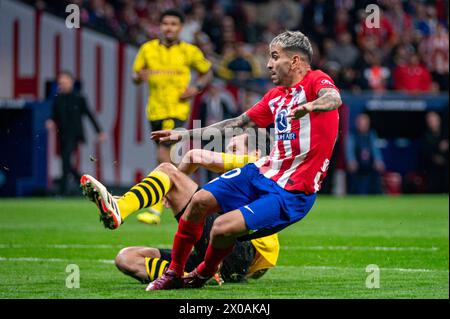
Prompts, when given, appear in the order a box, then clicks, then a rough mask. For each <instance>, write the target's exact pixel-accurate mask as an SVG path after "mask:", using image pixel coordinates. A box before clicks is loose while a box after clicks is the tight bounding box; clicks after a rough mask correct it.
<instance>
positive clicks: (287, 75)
mask: <svg viewBox="0 0 450 319" xmlns="http://www.w3.org/2000/svg"><path fill="white" fill-rule="evenodd" d="M269 54H270V56H269V61H268V62H267V68H268V69H269V73H270V79H271V80H272V82H273V83H274V84H275V85H282V86H290V85H289V84H290V82H291V81H290V79H291V77H292V57H290V56H288V55H287V54H286V52H285V51H284V50H283V49H282V48H281V47H280V46H278V45H274V46H271V47H270V52H269Z"/></svg>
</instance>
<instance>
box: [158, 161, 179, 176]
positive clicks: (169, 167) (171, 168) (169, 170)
mask: <svg viewBox="0 0 450 319" xmlns="http://www.w3.org/2000/svg"><path fill="white" fill-rule="evenodd" d="M155 170H157V171H161V172H164V173H166V174H167V175H169V176H170V175H172V174H174V173H176V172H177V168H176V167H175V165H173V164H172V163H167V162H166V163H161V164H159V165H158V167H156V169H155Z"/></svg>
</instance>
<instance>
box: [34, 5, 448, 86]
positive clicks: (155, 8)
mask: <svg viewBox="0 0 450 319" xmlns="http://www.w3.org/2000/svg"><path fill="white" fill-rule="evenodd" d="M27 2H31V3H33V4H34V5H35V6H37V7H38V8H42V9H45V10H48V11H50V12H53V13H55V14H57V15H60V16H65V15H66V14H67V13H66V12H65V6H66V5H67V4H68V3H74V4H77V5H79V7H80V8H81V22H82V23H83V24H84V25H88V26H91V27H93V28H95V29H97V30H100V31H103V32H105V33H108V34H111V35H113V36H115V37H118V38H119V39H121V40H123V41H126V42H129V43H134V44H136V45H140V44H142V43H143V42H145V41H148V39H153V38H156V37H157V36H158V32H159V16H160V13H161V12H162V11H164V10H166V9H169V8H173V7H176V8H179V9H181V10H182V11H183V12H184V13H185V14H186V22H185V25H184V30H183V33H182V35H181V37H182V39H183V40H184V41H187V42H190V43H194V44H197V45H198V46H199V47H200V48H201V49H202V50H203V51H204V53H205V54H206V56H207V57H208V58H209V59H210V60H211V61H212V62H213V63H214V68H215V69H214V71H215V73H216V75H217V76H218V77H220V78H223V79H226V80H230V79H237V80H249V79H257V80H260V81H259V84H261V83H268V82H269V81H268V78H267V73H266V72H264V71H265V63H266V47H267V43H268V42H269V41H270V40H271V39H272V38H273V36H274V35H276V34H278V33H279V32H281V31H283V30H286V29H299V30H307V33H308V36H309V37H310V39H312V40H313V42H314V43H313V48H314V51H315V52H314V53H315V57H314V61H313V66H314V67H317V68H321V69H323V70H325V71H326V72H328V73H330V75H332V77H333V78H334V79H335V81H336V82H337V85H338V87H339V88H341V89H342V90H352V91H359V90H373V91H378V92H383V91H385V90H399V91H407V92H437V91H446V90H448V86H449V84H448V74H449V46H448V36H449V34H448V1H445V0H434V1H426V0H408V1H402V0H380V1H366V0H358V1H356V0H328V1H326V0H299V1H294V0H253V1H251V0H247V1H236V0H218V1H201V0H113V1H106V0H70V1H57V0H49V1H44V0H29V1H27ZM371 3H377V4H378V6H379V7H380V9H381V19H380V28H372V29H369V28H368V27H367V26H366V24H365V20H366V16H367V14H368V13H366V11H365V8H366V7H367V5H369V4H371ZM405 79H408V81H405ZM262 91H265V88H264V87H263V88H262Z"/></svg>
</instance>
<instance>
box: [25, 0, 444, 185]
mask: <svg viewBox="0 0 450 319" xmlns="http://www.w3.org/2000/svg"><path fill="white" fill-rule="evenodd" d="M24 2H26V3H28V4H31V5H34V6H35V7H36V8H38V9H42V10H46V11H49V12H51V13H54V14H56V15H59V16H62V17H65V16H66V15H67V13H66V12H65V8H66V5H67V4H69V3H74V4H77V5H78V6H79V7H80V10H81V23H82V25H83V26H88V27H91V28H94V29H96V30H98V31H101V32H103V33H106V34H109V35H111V36H114V37H116V38H117V39H119V40H121V41H125V42H127V43H130V44H134V45H137V46H139V45H141V44H142V43H144V42H146V41H148V40H149V39H154V38H157V37H158V34H159V32H160V31H159V30H160V29H159V17H160V13H161V12H163V11H164V10H167V9H169V8H178V9H180V10H181V11H182V12H184V13H185V16H186V19H185V23H184V28H183V31H182V34H181V39H182V40H184V41H186V42H190V43H193V44H196V45H197V46H199V47H200V49H201V50H202V51H203V53H204V54H205V56H206V57H207V58H208V59H209V60H210V61H211V62H212V64H213V71H214V74H215V79H216V80H215V81H214V82H213V84H212V85H210V87H209V88H208V89H207V90H206V92H204V94H202V95H201V96H198V97H197V98H196V99H195V101H194V103H193V115H192V118H196V119H201V120H202V123H204V125H209V124H211V123H215V122H218V121H220V120H222V119H224V118H229V117H233V116H235V115H237V114H240V113H241V112H242V111H244V110H245V108H248V107H249V106H251V105H253V104H254V103H255V102H256V101H257V100H258V99H259V98H260V97H261V94H263V93H264V92H266V91H267V90H268V89H269V88H270V87H271V86H272V83H271V81H270V79H269V77H268V73H267V72H266V62H267V44H268V43H269V42H270V41H271V39H272V38H273V37H274V36H275V35H277V34H278V33H280V32H282V31H284V30H286V29H298V30H304V31H305V33H306V34H307V35H308V37H309V38H310V39H311V40H312V44H313V49H314V57H313V63H312V66H313V68H320V69H322V70H323V71H325V72H327V73H328V74H329V75H330V76H331V77H332V78H333V79H334V81H335V82H336V84H337V86H338V87H339V88H340V89H341V90H343V91H344V90H345V91H350V92H361V91H367V90H368V91H372V92H380V93H383V92H388V91H397V92H405V93H410V94H420V93H439V92H443V91H448V90H449V80H448V76H449V31H448V27H449V15H448V11H449V8H448V1H445V0H403V1H402V0H379V1H374V0H372V1H366V0H358V1H356V0H299V1H294V0H253V1H252V0H246V1H237V0H216V1H208V0H206V1H201V0H112V1H106V0H70V1H67V0H64V1H59V0H47V1H44V0H24ZM372 3H376V4H377V5H378V7H379V8H380V9H381V10H380V12H381V16H380V28H368V27H367V25H366V23H365V22H366V17H367V15H368V14H369V13H368V12H366V7H367V6H368V5H369V4H372ZM224 89H226V90H224ZM341 109H342V110H341V111H342V112H341V113H342V114H341V116H342V117H343V118H345V117H346V112H347V113H348V110H345V107H342V108H341ZM436 116H437V118H436ZM436 116H434V115H430V116H428V118H427V120H426V121H427V126H428V133H427V134H428V135H426V136H425V137H424V146H423V148H424V150H426V152H428V155H429V156H428V157H427V158H426V159H424V160H423V162H424V163H425V164H424V165H425V166H427V165H428V166H427V171H428V172H433V173H431V174H429V176H428V177H429V179H430V180H431V181H430V182H431V184H430V185H435V184H436V183H435V181H436V180H438V181H440V183H442V181H443V179H442V177H443V176H448V133H447V131H445V129H444V128H443V126H445V128H446V127H447V121H445V119H444V121H442V120H441V118H440V117H439V115H437V114H436ZM358 121H360V122H361V121H362V122H364V119H363V120H361V119H357V120H356V130H355V132H353V133H352V134H353V135H354V136H350V140H352V141H354V143H353V144H355V143H356V145H354V147H355V150H354V152H355V153H357V152H358V151H357V150H360V149H361V148H366V149H367V150H368V152H371V154H370V156H369V157H370V161H371V162H370V163H369V164H368V163H362V162H361V161H364V159H363V158H357V159H354V158H353V157H352V155H351V153H352V150H351V149H349V146H348V145H338V146H337V149H338V151H337V152H335V153H337V155H336V157H337V159H335V162H336V167H332V168H331V169H334V168H336V169H342V170H346V171H347V173H348V174H349V175H352V174H356V173H357V172H358V165H356V167H355V160H358V161H360V163H359V169H360V170H361V167H362V165H366V166H367V165H369V166H371V171H372V172H374V173H376V174H377V175H378V174H382V173H383V171H384V165H383V163H382V159H380V158H379V155H377V154H379V152H378V151H377V150H376V147H375V144H374V139H376V132H373V130H370V122H369V123H367V124H361V123H360V124H361V125H362V126H366V128H364V129H362V131H364V130H365V131H366V132H365V133H364V132H363V133H364V134H362V135H363V136H362V137H358V134H359V133H360V132H359V129H358V125H360V124H358ZM343 122H344V121H343ZM341 129H342V131H343V132H345V131H346V128H341ZM347 129H348V128H347ZM444 131H445V132H444ZM368 132H370V133H368ZM364 136H365V137H364ZM341 140H342V139H341ZM358 143H359V144H358ZM353 144H352V145H353ZM429 152H432V154H431V153H429ZM360 153H361V152H360ZM361 154H362V153H361ZM424 154H425V153H424ZM364 174H365V173H364V172H363V175H364ZM366 175H367V174H366ZM431 175H433V176H434V177H432V176H431ZM364 176H365V175H364ZM354 177H355V176H354ZM355 178H356V180H358V177H357V176H356V177H355ZM364 183H365V184H367V185H375V189H374V190H372V191H369V190H367V192H380V191H381V189H380V187H377V186H376V185H378V184H377V183H374V182H373V181H371V180H370V179H368V180H364V181H361V180H360V181H359V182H357V181H355V179H354V182H353V183H352V184H353V185H362V184H364ZM432 187H433V186H429V187H428V191H435V192H442V191H446V192H448V182H447V183H446V182H445V181H444V184H443V185H442V186H440V187H439V188H438V189H436V190H433V189H431V188H432ZM324 188H325V189H327V188H328V187H327V185H325V187H324ZM328 191H329V189H328ZM350 191H351V190H350ZM360 191H361V187H356V188H355V191H354V192H360Z"/></svg>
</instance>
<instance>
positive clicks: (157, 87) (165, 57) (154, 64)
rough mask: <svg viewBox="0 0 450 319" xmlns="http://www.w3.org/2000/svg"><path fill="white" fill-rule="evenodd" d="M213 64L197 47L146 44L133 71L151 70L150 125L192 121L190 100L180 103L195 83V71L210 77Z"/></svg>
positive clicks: (184, 43)
mask: <svg viewBox="0 0 450 319" xmlns="http://www.w3.org/2000/svg"><path fill="white" fill-rule="evenodd" d="M210 67H211V63H210V62H209V61H208V60H207V59H206V58H205V57H204V55H203V53H202V52H201V51H200V49H199V48H198V47H196V46H195V45H192V44H189V43H186V42H183V41H180V42H178V43H177V44H174V45H172V46H170V47H166V46H165V45H163V44H162V43H161V42H160V40H159V39H155V40H151V41H148V42H146V43H144V44H143V45H142V46H141V47H140V48H139V51H138V53H137V55H136V58H135V60H134V63H133V71H134V72H139V71H141V70H142V69H148V70H149V77H148V87H149V98H148V102H147V118H148V120H149V121H158V120H164V119H167V118H176V119H179V120H182V121H186V120H187V119H188V117H189V112H190V102H189V99H185V100H180V95H181V94H182V93H183V92H184V91H185V90H186V88H187V87H188V85H189V82H190V80H191V72H190V71H191V69H194V70H196V71H198V72H199V73H206V72H208V70H209V69H210Z"/></svg>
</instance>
